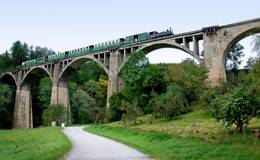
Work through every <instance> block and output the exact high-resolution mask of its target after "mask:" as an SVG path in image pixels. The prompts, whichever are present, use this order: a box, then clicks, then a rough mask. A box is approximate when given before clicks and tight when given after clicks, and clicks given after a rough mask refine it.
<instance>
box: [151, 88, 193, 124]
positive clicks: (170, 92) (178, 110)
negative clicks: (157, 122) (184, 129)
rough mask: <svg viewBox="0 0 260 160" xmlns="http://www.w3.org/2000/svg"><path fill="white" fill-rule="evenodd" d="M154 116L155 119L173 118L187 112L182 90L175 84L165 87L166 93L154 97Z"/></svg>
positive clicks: (187, 108)
mask: <svg viewBox="0 0 260 160" xmlns="http://www.w3.org/2000/svg"><path fill="white" fill-rule="evenodd" d="M153 101H154V108H155V109H154V114H155V115H156V117H166V118H169V119H171V118H173V117H174V116H177V115H180V114H183V113H186V112H188V111H189V110H190V109H191V108H189V107H188V103H187V100H186V98H185V95H184V91H183V88H182V87H180V86H179V85H177V84H171V85H169V86H168V87H167V92H166V93H164V94H161V95H160V96H158V97H156V98H155V99H154V100H153Z"/></svg>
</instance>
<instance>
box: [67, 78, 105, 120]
mask: <svg viewBox="0 0 260 160" xmlns="http://www.w3.org/2000/svg"><path fill="white" fill-rule="evenodd" d="M105 94H106V92H104V90H103V89H102V87H101V86H100V84H99V83H98V82H95V81H93V80H89V81H88V82H86V83H85V84H84V85H83V86H81V88H78V89H77V90H76V93H75V94H73V98H72V108H74V111H73V114H74V116H73V119H74V122H76V123H100V122H103V120H104V115H105ZM75 108H77V109H75Z"/></svg>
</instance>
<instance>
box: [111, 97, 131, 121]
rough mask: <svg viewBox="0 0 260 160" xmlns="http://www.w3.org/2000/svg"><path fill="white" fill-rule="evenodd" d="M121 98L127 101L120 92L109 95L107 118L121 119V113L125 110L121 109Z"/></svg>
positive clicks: (112, 119)
mask: <svg viewBox="0 0 260 160" xmlns="http://www.w3.org/2000/svg"><path fill="white" fill-rule="evenodd" d="M123 100H124V101H127V99H126V97H125V95H124V94H123V93H122V92H118V93H115V94H113V95H112V96H111V97H110V100H109V102H110V108H109V119H110V120H111V121H119V120H121V117H122V115H123V114H124V113H125V111H124V110H122V109H121V106H122V101H123Z"/></svg>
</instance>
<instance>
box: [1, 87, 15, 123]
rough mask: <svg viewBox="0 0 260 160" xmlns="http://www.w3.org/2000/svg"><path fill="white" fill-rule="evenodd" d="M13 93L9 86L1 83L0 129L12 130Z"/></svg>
mask: <svg viewBox="0 0 260 160" xmlns="http://www.w3.org/2000/svg"><path fill="white" fill-rule="evenodd" d="M12 98H13V92H12V88H11V87H10V86H9V85H6V84H1V83H0V128H11V126H12V118H13V108H14V106H13V102H12V100H13V99H12Z"/></svg>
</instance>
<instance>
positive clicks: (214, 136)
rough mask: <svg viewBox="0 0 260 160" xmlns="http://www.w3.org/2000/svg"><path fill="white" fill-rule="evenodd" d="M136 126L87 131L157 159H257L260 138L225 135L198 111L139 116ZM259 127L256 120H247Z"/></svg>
mask: <svg viewBox="0 0 260 160" xmlns="http://www.w3.org/2000/svg"><path fill="white" fill-rule="evenodd" d="M138 121H139V125H137V126H130V125H129V126H126V125H125V124H123V123H121V122H116V123H111V124H108V125H105V126H93V127H90V128H88V129H87V130H88V131H90V132H92V133H96V134H99V135H103V136H106V137H109V138H112V139H115V140H118V141H121V142H123V143H126V144H128V145H131V146H133V147H136V148H137V149H139V150H141V151H143V152H144V153H147V154H149V155H151V156H152V157H155V158H159V159H169V160H173V159H205V160H206V159H227V160H232V159H234V160H237V159H246V160H247V159H249V160H250V159H252V160H258V159H260V140H259V139H257V138H255V136H254V135H253V134H252V133H248V134H246V135H239V134H233V135H227V134H226V131H225V130H224V129H223V127H222V125H221V123H220V122H216V121H215V120H214V119H212V118H210V117H209V116H208V115H207V114H206V113H205V112H204V111H202V110H198V111H194V112H191V113H189V114H186V115H182V116H180V117H177V118H176V119H174V120H172V121H166V120H163V119H159V120H153V119H152V118H151V116H149V115H148V116H144V117H141V118H139V120H138ZM249 127H253V128H260V122H259V120H253V121H251V126H249Z"/></svg>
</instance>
